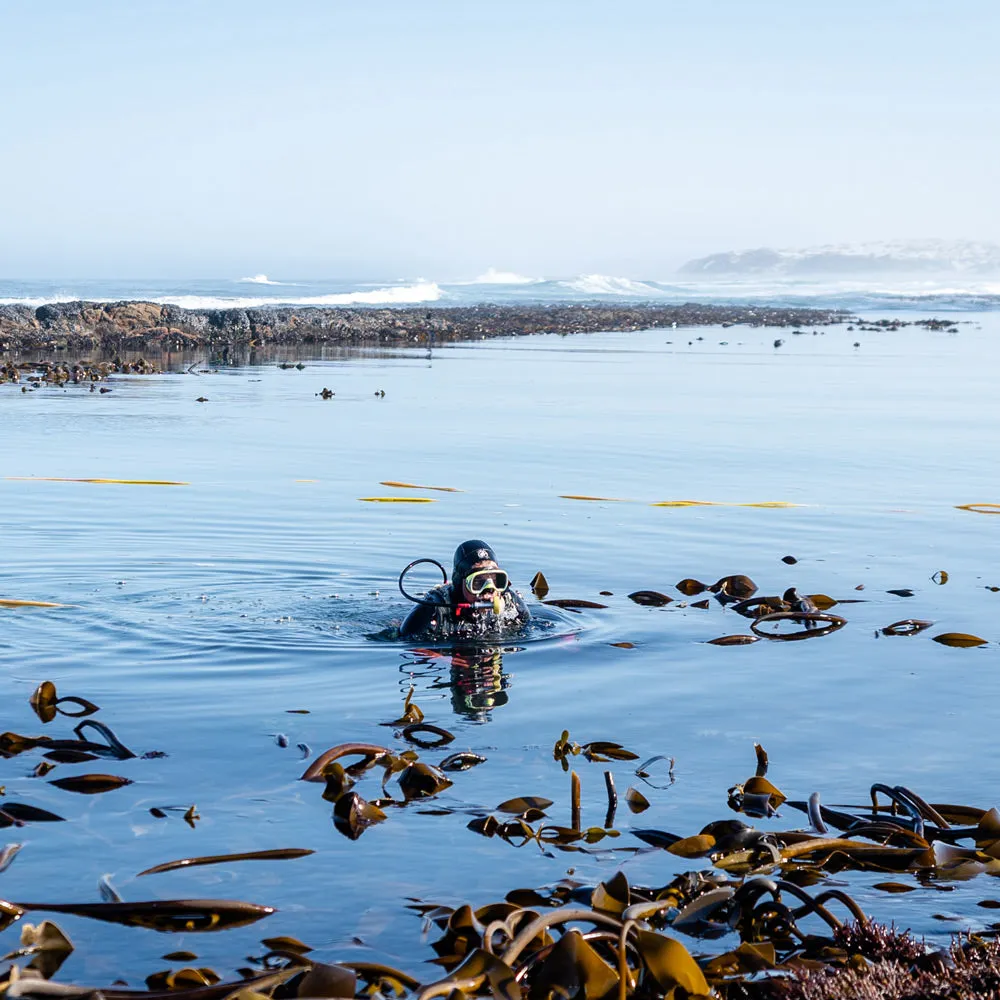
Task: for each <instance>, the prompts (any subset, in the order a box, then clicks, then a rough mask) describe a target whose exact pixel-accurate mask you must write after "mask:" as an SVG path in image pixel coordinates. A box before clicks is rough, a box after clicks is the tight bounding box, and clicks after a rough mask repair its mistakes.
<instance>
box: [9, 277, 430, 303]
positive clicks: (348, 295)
mask: <svg viewBox="0 0 1000 1000" xmlns="http://www.w3.org/2000/svg"><path fill="white" fill-rule="evenodd" d="M80 298H81V296H80V295H78V294H65V295H64V294H61V293H57V294H55V295H51V296H46V297H44V298H0V305H7V306H13V305H18V306H31V307H33V308H37V307H38V306H44V305H54V304H56V303H59V302H76V301H78V300H79V299H80ZM83 298H86V300H87V301H88V302H119V301H121V297H120V296H119V297H116V298H107V297H102V298H98V297H95V296H83ZM439 298H441V289H440V288H439V287H438V286H437V285H436V284H435V283H434V282H433V281H422V282H419V283H417V284H413V285H393V286H390V287H388V288H373V289H372V290H371V291H363V292H362V291H354V292H335V293H331V294H330V295H310V296H282V295H280V294H278V295H274V296H270V297H266V298H265V297H264V296H221V295H184V294H178V295H159V296H152V297H145V296H144V297H143V301H146V302H155V303H157V304H158V305H164V306H180V307H181V308H182V309H255V308H259V307H261V306H353V305H365V306H378V305H412V304H414V303H419V302H436V301H437V300H438V299H439Z"/></svg>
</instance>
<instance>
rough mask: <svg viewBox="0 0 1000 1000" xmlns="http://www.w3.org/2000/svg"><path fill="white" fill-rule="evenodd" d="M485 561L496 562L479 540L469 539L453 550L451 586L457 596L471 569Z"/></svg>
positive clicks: (490, 551)
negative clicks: (453, 565) (453, 566)
mask: <svg viewBox="0 0 1000 1000" xmlns="http://www.w3.org/2000/svg"><path fill="white" fill-rule="evenodd" d="M486 559H492V560H493V562H496V561H497V554H496V553H495V552H494V551H493V549H491V548H490V547H489V546H488V545H487V544H486V542H484V541H483V540H482V539H481V538H470V539H469V540H468V541H467V542H462V544H461V545H459V547H458V548H457V549H455V568H454V569H453V570H452V573H451V585H452V587H453V588H454V593H455V594H456V597H455V598H454V599H455V600H457V599H458V597H457V595H458V594H461V593H462V581H463V580H464V579H465V578H466V577H467V576H468V575H469V573H471V572H472V567H473V566H475V565H476V563H478V562H483V561H484V560H486Z"/></svg>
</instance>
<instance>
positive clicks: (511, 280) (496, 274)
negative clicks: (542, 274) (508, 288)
mask: <svg viewBox="0 0 1000 1000" xmlns="http://www.w3.org/2000/svg"><path fill="white" fill-rule="evenodd" d="M544 280H545V279H544V278H529V277H528V276H527V275H524V274H518V273H517V272H516V271H498V270H497V269H496V268H495V267H488V268H487V269H486V273H485V274H481V275H479V277H478V278H473V280H472V281H470V282H468V284H470V285H537V284H538V283H539V282H541V281H544Z"/></svg>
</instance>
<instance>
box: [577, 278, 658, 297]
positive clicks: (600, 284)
mask: <svg viewBox="0 0 1000 1000" xmlns="http://www.w3.org/2000/svg"><path fill="white" fill-rule="evenodd" d="M559 284H561V285H562V286H563V287H564V288H571V289H572V290H573V291H574V292H580V293H581V294H583V295H629V296H632V297H635V296H650V295H662V294H663V293H662V291H661V290H660V289H659V288H657V287H656V286H655V285H650V284H648V283H647V282H645V281H634V280H633V279H632V278H618V277H615V276H614V275H609V274H581V275H580V276H579V277H578V278H574V279H573V280H572V281H561V282H559Z"/></svg>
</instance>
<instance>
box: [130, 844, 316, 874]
mask: <svg viewBox="0 0 1000 1000" xmlns="http://www.w3.org/2000/svg"><path fill="white" fill-rule="evenodd" d="M314 853H315V852H314V851H311V850H308V849H307V848H304V847H284V848H278V849H277V850H271V851H242V852H240V853H238V854H210V855H205V856H204V857H199V858H180V859H178V860H177V861H164V862H163V864H161V865H154V866H153V867H152V868H147V869H146V870H145V871H141V872H139V875H137V876H136V878H139V876H140V875H157V874H159V873H160V872H172V871H174V870H176V869H177V868H197V867H199V866H201V865H222V864H227V863H228V862H230V861H285V860H289V859H291V858H304V857H306V856H307V855H309V854H314Z"/></svg>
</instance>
